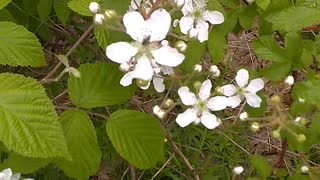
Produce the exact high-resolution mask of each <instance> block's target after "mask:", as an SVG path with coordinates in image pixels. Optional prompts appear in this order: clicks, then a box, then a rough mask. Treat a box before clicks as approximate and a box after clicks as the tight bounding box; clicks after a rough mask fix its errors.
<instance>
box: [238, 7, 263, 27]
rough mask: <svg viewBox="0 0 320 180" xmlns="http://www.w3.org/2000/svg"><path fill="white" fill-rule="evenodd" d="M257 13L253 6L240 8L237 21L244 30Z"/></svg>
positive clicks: (250, 24) (249, 25) (251, 22)
mask: <svg viewBox="0 0 320 180" xmlns="http://www.w3.org/2000/svg"><path fill="white" fill-rule="evenodd" d="M257 14H258V13H257V11H256V8H255V7H254V6H249V7H246V8H241V13H240V14H239V23H240V25H241V27H242V28H244V29H246V30H248V29H250V28H251V27H252V24H253V22H254V18H255V17H256V15H257Z"/></svg>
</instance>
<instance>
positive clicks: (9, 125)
mask: <svg viewBox="0 0 320 180" xmlns="http://www.w3.org/2000/svg"><path fill="white" fill-rule="evenodd" d="M0 87H1V89H0V140H1V141H2V142H3V144H4V145H5V146H6V147H7V149H9V150H13V151H14V152H16V153H18V154H20V155H22V156H26V157H33V158H52V157H63V158H69V157H70V155H69V153H68V149H67V145H66V141H65V138H64V135H63V131H62V127H61V125H60V123H59V121H58V117H57V114H56V112H55V110H54V106H53V104H52V102H51V100H50V99H49V98H48V96H47V95H46V93H45V90H44V88H43V87H42V86H41V85H40V84H39V83H38V81H36V80H34V79H31V78H26V77H24V76H22V75H17V74H11V73H3V74H0Z"/></svg>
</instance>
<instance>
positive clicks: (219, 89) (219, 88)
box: [214, 86, 223, 95]
mask: <svg viewBox="0 0 320 180" xmlns="http://www.w3.org/2000/svg"><path fill="white" fill-rule="evenodd" d="M214 92H215V93H216V94H218V95H222V94H223V89H222V88H221V87H219V86H218V87H216V88H215V89H214Z"/></svg>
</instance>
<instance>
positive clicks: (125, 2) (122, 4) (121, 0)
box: [101, 0, 131, 14]
mask: <svg viewBox="0 0 320 180" xmlns="http://www.w3.org/2000/svg"><path fill="white" fill-rule="evenodd" d="M130 2H131V0H116V1H104V2H103V4H102V5H101V6H102V7H103V8H105V9H114V10H116V12H117V13H118V14H124V13H126V12H127V11H128V9H129V4H130Z"/></svg>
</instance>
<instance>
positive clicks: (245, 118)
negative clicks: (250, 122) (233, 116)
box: [239, 112, 249, 121]
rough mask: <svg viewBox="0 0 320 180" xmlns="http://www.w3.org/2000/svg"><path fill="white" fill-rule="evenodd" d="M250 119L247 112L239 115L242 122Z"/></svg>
mask: <svg viewBox="0 0 320 180" xmlns="http://www.w3.org/2000/svg"><path fill="white" fill-rule="evenodd" d="M248 117H249V115H248V113H247V112H242V113H241V114H240V115H239V119H240V120H241V121H245V120H247V119H248Z"/></svg>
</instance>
